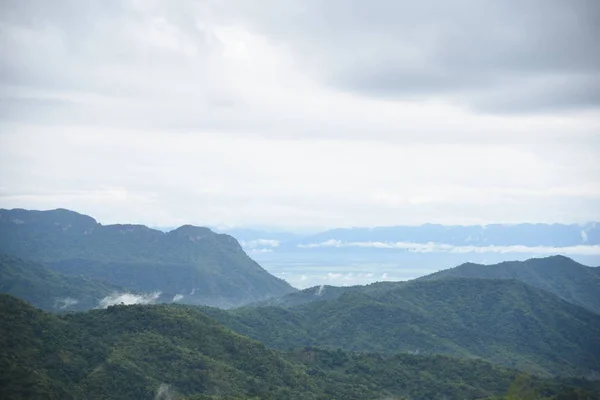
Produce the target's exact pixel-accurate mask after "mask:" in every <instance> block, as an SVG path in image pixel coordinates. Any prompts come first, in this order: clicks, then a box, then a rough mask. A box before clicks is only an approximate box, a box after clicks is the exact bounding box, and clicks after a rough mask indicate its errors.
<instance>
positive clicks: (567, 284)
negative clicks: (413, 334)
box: [420, 256, 600, 313]
mask: <svg viewBox="0 0 600 400" xmlns="http://www.w3.org/2000/svg"><path fill="white" fill-rule="evenodd" d="M444 278H489V279H518V280H520V281H523V282H526V283H529V284H530V285H533V286H536V287H539V288H540V289H544V290H547V291H549V292H552V293H554V294H556V295H557V296H559V297H561V298H563V299H565V300H567V301H569V302H571V303H574V304H577V305H580V306H582V307H585V308H587V309H589V310H592V311H595V312H596V313H600V268H595V267H587V266H585V265H582V264H579V263H577V262H575V261H573V260H571V259H570V258H568V257H564V256H552V257H546V258H533V259H530V260H527V261H508V262H503V263H500V264H495V265H480V264H473V263H467V264H463V265H459V266H458V267H455V268H450V269H447V270H444V271H440V272H436V273H434V274H431V275H427V276H425V277H422V278H420V279H423V280H433V279H444Z"/></svg>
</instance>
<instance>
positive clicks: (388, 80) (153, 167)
mask: <svg viewBox="0 0 600 400" xmlns="http://www.w3.org/2000/svg"><path fill="white" fill-rule="evenodd" d="M599 20H600V6H599V4H598V2H595V1H587V0H575V1H569V2H564V1H555V0H550V1H542V0H536V1H531V2H527V3H523V2H518V1H516V0H511V1H508V2H502V3H489V2H482V3H477V4H473V2H466V1H463V0H455V1H450V2H448V1H441V0H426V1H422V2H418V3H415V2H405V1H400V2H398V1H391V0H375V1H370V2H369V3H368V4H367V3H364V2H361V1H358V0H355V1H343V2H342V1H338V0H333V1H319V0H282V1H279V0H278V1H275V0H265V1H262V0H261V1H258V0H254V1H237V0H234V1H228V2H220V1H212V0H209V1H202V2H196V1H187V0H182V1H178V2H176V3H173V2H166V1H145V2H140V1H134V0H130V1H127V0H126V1H113V0H108V1H93V0H92V1H85V2H76V1H67V0H58V1H54V2H52V4H51V5H50V4H49V3H48V2H45V1H42V0H32V1H27V2H23V1H16V0H9V1H4V2H2V4H1V5H0V30H1V32H2V36H3V39H4V40H3V41H2V44H1V45H0V60H2V61H0V105H1V106H0V182H1V183H0V206H2V207H9V208H10V207H25V208H37V209H48V208H55V207H68V208H72V209H76V210H78V211H81V212H85V213H89V214H92V215H94V216H95V217H97V218H98V219H99V220H100V221H102V222H134V223H135V222H137V223H145V224H149V225H153V226H173V225H179V224H183V223H194V224H204V225H219V226H221V225H226V226H240V225H262V226H279V227H292V228H293V227H296V228H298V227H318V228H325V227H334V226H353V225H354V226H356V225H366V226H372V225H394V224H403V223H406V224H416V223H424V222H432V221H434V222H440V223H447V224H452V223H460V224H469V223H475V224H476V223H486V222H524V221H540V222H584V221H589V220H597V219H600V209H599V206H598V204H600V187H599V186H598V184H597V182H598V178H599V177H600V165H599V164H598V162H597V161H596V159H597V154H596V153H597V151H596V149H597V148H599V146H600V105H599V104H600V103H599V101H600V99H599V96H598V93H600V50H598V46H597V45H596V41H597V38H598V37H599V36H600V33H599V28H598V27H599V26H600V24H598V21H599Z"/></svg>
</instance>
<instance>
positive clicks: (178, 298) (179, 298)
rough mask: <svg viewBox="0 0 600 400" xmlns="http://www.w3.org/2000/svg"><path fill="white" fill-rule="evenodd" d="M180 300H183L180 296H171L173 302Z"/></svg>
mask: <svg viewBox="0 0 600 400" xmlns="http://www.w3.org/2000/svg"><path fill="white" fill-rule="evenodd" d="M180 300H183V295H182V294H176V295H175V296H173V300H172V301H173V302H176V301H180Z"/></svg>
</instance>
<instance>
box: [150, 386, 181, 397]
mask: <svg viewBox="0 0 600 400" xmlns="http://www.w3.org/2000/svg"><path fill="white" fill-rule="evenodd" d="M176 398H177V397H176V395H175V394H174V393H173V391H172V390H171V386H170V385H167V384H166V383H161V384H160V386H159V387H158V389H157V390H156V395H155V396H154V399H155V400H174V399H176Z"/></svg>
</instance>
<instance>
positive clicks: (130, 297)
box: [98, 292, 161, 308]
mask: <svg viewBox="0 0 600 400" xmlns="http://www.w3.org/2000/svg"><path fill="white" fill-rule="evenodd" d="M160 294H161V292H153V293H144V294H135V293H129V292H125V293H116V292H115V293H113V294H111V295H110V296H106V297H105V298H103V299H102V300H100V301H99V302H98V308H107V307H109V306H114V305H116V304H124V305H131V304H152V303H154V302H156V300H158V297H159V296H160Z"/></svg>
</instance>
